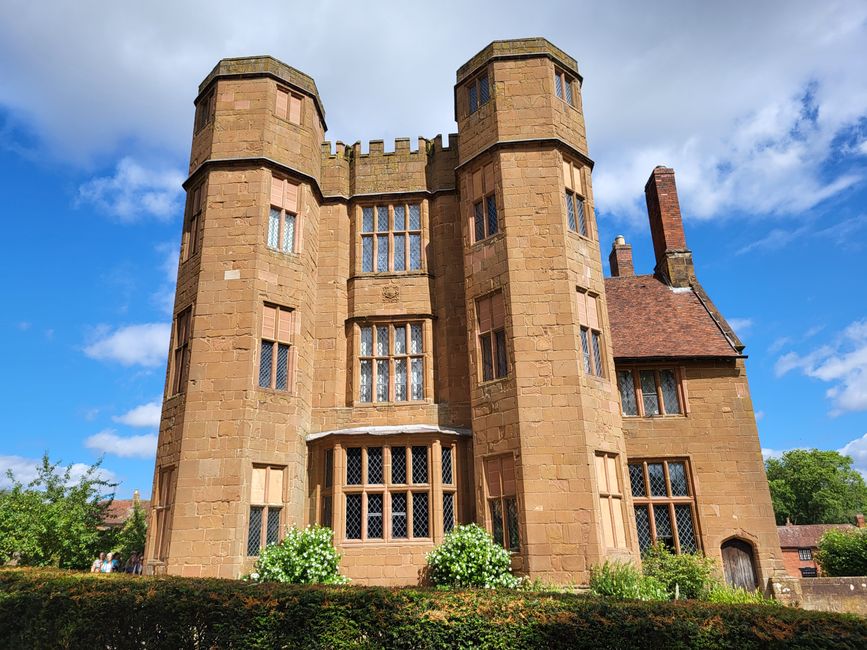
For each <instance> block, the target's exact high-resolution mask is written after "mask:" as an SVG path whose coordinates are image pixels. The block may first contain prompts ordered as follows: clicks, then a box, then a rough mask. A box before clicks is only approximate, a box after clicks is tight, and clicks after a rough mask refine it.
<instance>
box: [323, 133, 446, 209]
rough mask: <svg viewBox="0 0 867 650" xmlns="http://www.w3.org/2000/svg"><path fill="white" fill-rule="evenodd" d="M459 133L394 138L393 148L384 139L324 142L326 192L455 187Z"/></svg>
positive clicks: (372, 192)
mask: <svg viewBox="0 0 867 650" xmlns="http://www.w3.org/2000/svg"><path fill="white" fill-rule="evenodd" d="M457 144H458V136H457V134H455V133H450V134H449V136H448V144H447V145H444V144H443V136H442V135H441V134H438V135H436V136H434V137H433V138H425V137H421V136H420V137H418V138H416V139H415V147H413V139H411V138H395V139H394V142H393V146H392V147H391V150H390V151H387V150H386V143H385V141H384V140H370V141H369V142H366V143H364V142H361V141H356V142H354V143H353V144H345V143H344V142H341V141H340V140H338V141H337V142H335V143H332V142H331V141H325V142H323V143H322V144H321V154H322V168H323V171H324V176H325V185H326V187H325V194H339V195H343V196H351V195H353V194H374V193H381V192H420V191H437V190H442V189H452V188H453V187H454V169H455V166H456V164H457V156H458V148H457Z"/></svg>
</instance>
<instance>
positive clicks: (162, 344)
mask: <svg viewBox="0 0 867 650" xmlns="http://www.w3.org/2000/svg"><path fill="white" fill-rule="evenodd" d="M170 332H171V325H169V324H168V323H144V324H141V325H127V326H125V327H119V328H117V329H116V330H113V331H112V330H109V329H106V328H100V329H99V330H98V333H97V337H96V340H95V341H94V342H93V343H91V344H90V345H88V346H87V347H85V348H84V353H85V354H86V355H87V356H89V357H91V358H93V359H101V360H107V361H117V362H118V363H120V364H122V365H124V366H133V365H141V366H147V367H155V366H159V365H160V364H163V363H165V361H166V355H167V354H168V345H169V334H170Z"/></svg>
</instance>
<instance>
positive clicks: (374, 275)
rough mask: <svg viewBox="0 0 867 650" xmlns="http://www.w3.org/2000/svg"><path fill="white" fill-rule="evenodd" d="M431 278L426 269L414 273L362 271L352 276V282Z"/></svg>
mask: <svg viewBox="0 0 867 650" xmlns="http://www.w3.org/2000/svg"><path fill="white" fill-rule="evenodd" d="M425 276H427V277H431V276H430V273H428V272H427V270H425V269H416V270H413V271H361V272H360V273H356V274H355V275H353V276H351V277H350V278H349V279H350V280H360V279H362V278H363V279H365V280H376V279H380V278H388V279H391V278H417V277H425Z"/></svg>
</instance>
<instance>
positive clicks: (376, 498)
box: [367, 494, 383, 539]
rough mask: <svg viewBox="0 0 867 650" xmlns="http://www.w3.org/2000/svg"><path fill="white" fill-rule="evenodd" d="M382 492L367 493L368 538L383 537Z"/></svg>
mask: <svg viewBox="0 0 867 650" xmlns="http://www.w3.org/2000/svg"><path fill="white" fill-rule="evenodd" d="M382 534H383V530H382V494H368V495H367V539H382Z"/></svg>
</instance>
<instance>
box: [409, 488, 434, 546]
mask: <svg viewBox="0 0 867 650" xmlns="http://www.w3.org/2000/svg"><path fill="white" fill-rule="evenodd" d="M412 536H413V537H415V538H419V537H429V536H430V529H429V522H428V493H427V492H413V493H412Z"/></svg>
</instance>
